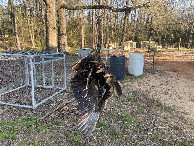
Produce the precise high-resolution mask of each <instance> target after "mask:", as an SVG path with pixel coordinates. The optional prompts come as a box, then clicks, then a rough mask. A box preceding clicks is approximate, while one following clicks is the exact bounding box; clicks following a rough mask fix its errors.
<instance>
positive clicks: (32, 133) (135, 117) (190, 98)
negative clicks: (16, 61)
mask: <svg viewBox="0 0 194 146" xmlns="http://www.w3.org/2000/svg"><path fill="white" fill-rule="evenodd" d="M78 59H79V58H78V57H77V56H75V55H72V56H71V55H70V56H67V64H66V65H67V80H68V82H67V86H68V88H67V90H66V91H65V92H63V93H61V94H59V95H57V96H56V97H54V98H52V99H51V100H49V101H47V102H46V103H44V104H43V105H41V106H39V107H37V108H36V109H35V110H32V109H26V108H18V107H11V106H5V105H0V145H33V146H35V145H181V146H182V145H183V146H188V145H192V144H193V142H194V141H193V139H194V129H193V128H194V127H193V126H194V125H193V121H194V78H193V76H194V74H193V72H194V70H193V69H194V66H193V63H183V62H156V66H155V69H156V70H155V71H153V70H152V64H151V62H149V63H147V62H145V66H144V74H143V75H142V76H140V77H133V76H131V75H129V74H127V73H126V77H125V79H124V80H122V81H119V83H120V85H121V87H122V90H123V96H122V97H118V96H117V95H116V94H114V95H113V96H112V97H111V99H110V100H109V102H108V104H107V107H106V109H105V111H104V112H103V113H102V114H101V116H100V119H99V123H98V124H97V127H96V130H95V131H94V132H93V134H92V136H89V137H85V136H83V135H82V134H80V133H79V131H78V130H77V128H76V122H77V120H78V111H77V103H76V101H75V100H74V102H71V101H72V99H74V98H73V95H72V93H71V92H72V91H71V89H70V88H69V81H70V79H71V77H72V76H73V75H74V73H73V71H72V70H71V69H70V67H71V65H72V64H73V63H74V62H76V61H77V60H78ZM37 119H38V120H37Z"/></svg>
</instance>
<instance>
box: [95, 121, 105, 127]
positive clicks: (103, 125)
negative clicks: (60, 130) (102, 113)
mask: <svg viewBox="0 0 194 146" xmlns="http://www.w3.org/2000/svg"><path fill="white" fill-rule="evenodd" d="M106 127H108V124H107V123H105V122H103V121H101V122H98V123H97V125H96V128H106Z"/></svg>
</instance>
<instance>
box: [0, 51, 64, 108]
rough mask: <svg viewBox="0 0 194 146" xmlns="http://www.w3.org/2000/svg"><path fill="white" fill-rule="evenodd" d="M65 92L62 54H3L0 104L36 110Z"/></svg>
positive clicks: (0, 72) (1, 57) (0, 73)
mask: <svg viewBox="0 0 194 146" xmlns="http://www.w3.org/2000/svg"><path fill="white" fill-rule="evenodd" d="M65 89H66V67H65V55H64V54H63V53H53V54H41V55H23V54H8V53H0V104H5V105H12V106H19V107H26V108H33V109H35V108H36V107H37V106H39V105H40V104H42V103H44V102H46V101H47V100H49V99H51V98H52V97H54V96H55V95H57V94H58V93H60V92H62V91H63V90H65Z"/></svg>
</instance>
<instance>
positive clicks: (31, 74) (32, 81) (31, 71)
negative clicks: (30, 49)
mask: <svg viewBox="0 0 194 146" xmlns="http://www.w3.org/2000/svg"><path fill="white" fill-rule="evenodd" d="M33 68H34V64H33V61H32V57H31V56H30V76H31V85H32V89H31V94H32V107H33V109H35V108H36V102H35V99H34V74H33Z"/></svg>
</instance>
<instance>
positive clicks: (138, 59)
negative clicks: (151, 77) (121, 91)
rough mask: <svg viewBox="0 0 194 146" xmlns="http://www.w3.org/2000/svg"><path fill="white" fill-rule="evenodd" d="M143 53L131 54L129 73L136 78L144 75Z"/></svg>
mask: <svg viewBox="0 0 194 146" xmlns="http://www.w3.org/2000/svg"><path fill="white" fill-rule="evenodd" d="M143 66H144V61H143V53H129V64H128V71H129V73H130V74H132V75H134V76H140V75H142V74H143Z"/></svg>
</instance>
